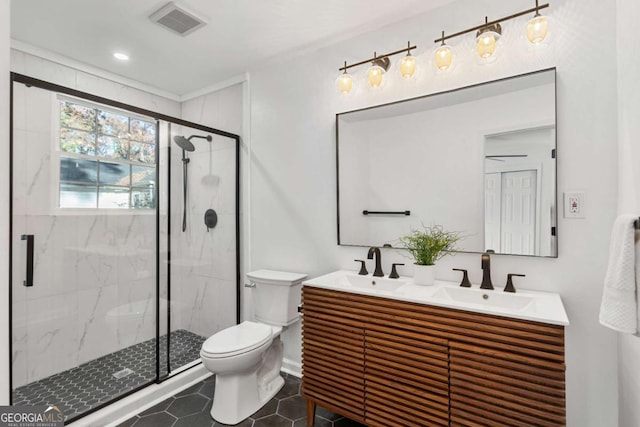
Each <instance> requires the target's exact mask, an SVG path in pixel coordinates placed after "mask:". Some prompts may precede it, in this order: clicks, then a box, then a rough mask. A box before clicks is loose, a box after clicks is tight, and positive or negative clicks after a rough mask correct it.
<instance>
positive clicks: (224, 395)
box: [211, 374, 284, 425]
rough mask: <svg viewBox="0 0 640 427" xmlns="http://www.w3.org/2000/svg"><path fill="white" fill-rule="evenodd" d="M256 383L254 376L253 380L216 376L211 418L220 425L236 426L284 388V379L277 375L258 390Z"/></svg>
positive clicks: (235, 376) (236, 376)
mask: <svg viewBox="0 0 640 427" xmlns="http://www.w3.org/2000/svg"><path fill="white" fill-rule="evenodd" d="M256 383H257V381H256V377H255V374H254V376H253V378H239V377H238V375H234V376H233V378H224V377H220V376H216V390H215V392H214V393H215V395H214V398H213V405H212V406H211V417H212V418H213V419H214V420H216V421H217V422H219V423H222V424H231V425H233V424H238V423H239V422H241V421H242V420H244V419H247V418H249V417H250V416H251V415H253V414H254V413H256V412H257V411H258V410H259V409H260V408H262V407H263V406H264V405H265V404H266V403H267V402H268V401H270V400H271V399H272V398H273V396H275V395H276V394H277V393H278V392H279V391H280V389H281V388H282V386H284V379H283V378H282V377H281V376H280V375H278V376H277V377H276V378H273V379H272V380H271V381H270V382H269V383H267V384H265V386H264V387H260V389H259V388H258V387H256ZM218 391H221V393H218Z"/></svg>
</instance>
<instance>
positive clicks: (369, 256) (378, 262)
mask: <svg viewBox="0 0 640 427" xmlns="http://www.w3.org/2000/svg"><path fill="white" fill-rule="evenodd" d="M374 255H375V256H376V269H375V271H374V272H373V275H374V276H375V277H382V276H384V273H383V272H382V265H381V259H380V258H381V255H380V248H376V247H372V248H369V253H368V254H367V259H373V256H374Z"/></svg>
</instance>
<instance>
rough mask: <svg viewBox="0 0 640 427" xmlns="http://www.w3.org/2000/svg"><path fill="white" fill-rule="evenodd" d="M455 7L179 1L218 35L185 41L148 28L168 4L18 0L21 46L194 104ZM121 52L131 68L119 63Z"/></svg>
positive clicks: (14, 18) (402, 2) (14, 20)
mask: <svg viewBox="0 0 640 427" xmlns="http://www.w3.org/2000/svg"><path fill="white" fill-rule="evenodd" d="M452 1H453V0H429V1H426V0H395V1H389V0H178V1H176V3H177V4H178V5H180V6H182V7H184V8H185V9H187V10H189V11H190V12H193V13H195V14H196V15H198V16H200V17H202V18H204V19H205V20H206V21H207V22H208V25H206V26H204V27H203V28H201V29H199V30H197V31H195V32H193V33H191V34H189V35H187V36H185V37H182V36H180V35H177V34H174V33H172V32H170V31H168V30H166V29H164V28H162V27H160V26H158V25H157V24H154V23H153V22H151V20H150V19H149V18H148V17H149V15H151V14H152V13H153V12H154V11H156V10H157V9H159V8H160V7H162V6H164V5H165V4H166V3H167V0H135V1H132V0H108V1H107V0H12V1H11V37H12V39H13V40H16V41H18V42H21V43H22V44H26V45H30V46H32V47H35V48H39V49H44V50H46V51H49V52H52V53H55V54H57V55H62V56H65V57H67V58H70V59H72V60H75V61H79V62H82V63H84V64H88V65H90V66H93V67H97V68H100V69H102V70H106V71H108V72H110V73H115V74H118V75H120V76H123V77H126V78H128V79H133V80H136V81H139V82H143V83H145V84H146V85H149V86H152V87H154V88H157V89H160V90H162V91H165V92H170V93H172V94H174V95H177V96H184V95H188V94H191V93H194V92H197V91H198V90H201V89H203V88H206V87H209V86H212V85H214V84H217V83H220V82H223V81H225V80H228V79H231V78H234V77H237V76H238V75H241V74H243V73H244V72H246V71H248V70H250V69H252V68H254V67H256V66H258V65H260V64H262V63H264V62H266V61H268V60H270V59H272V58H274V57H276V56H280V55H286V54H287V53H291V52H294V51H297V50H300V49H309V48H313V47H319V46H322V45H324V44H328V43H330V42H331V41H336V40H339V39H341V38H347V37H352V36H355V35H357V34H361V33H364V32H366V31H370V30H373V29H376V28H379V27H380V26H383V25H387V24H391V23H393V22H397V21H401V20H403V19H406V18H408V17H411V16H414V15H416V14H419V13H423V12H426V11H428V10H431V9H434V8H436V7H440V6H442V5H444V4H447V3H451V2H452ZM115 51H120V52H124V53H127V54H128V55H129V56H130V58H131V59H130V60H129V61H128V62H119V61H117V60H115V59H114V58H113V56H112V54H113V53H114V52H115Z"/></svg>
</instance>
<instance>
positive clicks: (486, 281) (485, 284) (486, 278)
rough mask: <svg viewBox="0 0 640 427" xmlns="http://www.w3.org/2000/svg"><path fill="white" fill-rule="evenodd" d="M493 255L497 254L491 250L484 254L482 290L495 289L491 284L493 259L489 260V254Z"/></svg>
mask: <svg viewBox="0 0 640 427" xmlns="http://www.w3.org/2000/svg"><path fill="white" fill-rule="evenodd" d="M492 253H495V252H494V251H493V250H491V249H489V250H487V251H486V252H485V253H483V254H482V262H481V267H482V284H481V285H480V289H493V283H491V259H490V258H489V254H492Z"/></svg>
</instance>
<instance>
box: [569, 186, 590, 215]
mask: <svg viewBox="0 0 640 427" xmlns="http://www.w3.org/2000/svg"><path fill="white" fill-rule="evenodd" d="M564 217H565V218H585V217H586V215H585V193H584V192H583V191H571V192H565V193H564Z"/></svg>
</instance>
